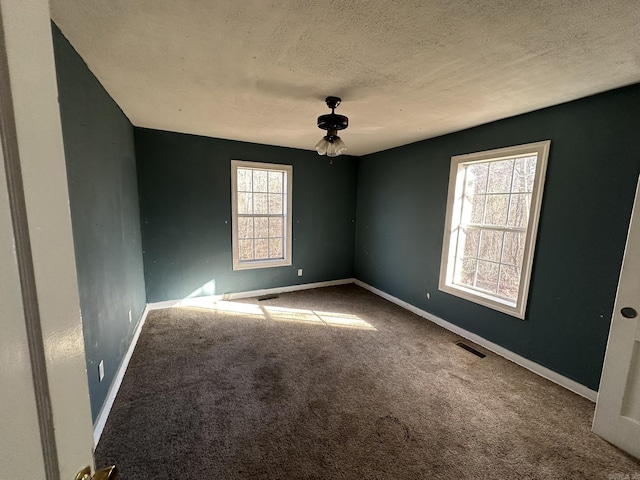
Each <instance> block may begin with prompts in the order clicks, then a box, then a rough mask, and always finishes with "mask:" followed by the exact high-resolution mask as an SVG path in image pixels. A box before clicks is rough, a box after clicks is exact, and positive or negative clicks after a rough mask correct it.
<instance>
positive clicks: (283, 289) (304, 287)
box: [224, 278, 355, 300]
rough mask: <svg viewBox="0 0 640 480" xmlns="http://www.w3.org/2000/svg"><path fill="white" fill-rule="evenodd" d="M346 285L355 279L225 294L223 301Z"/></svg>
mask: <svg viewBox="0 0 640 480" xmlns="http://www.w3.org/2000/svg"><path fill="white" fill-rule="evenodd" d="M347 283H355V278H343V279H341V280H329V281H327V282H316V283H302V284H300V285H289V286H287V287H276V288H265V289H262V290H252V291H249V292H238V293H227V294H225V295H224V300H234V299H238V298H250V297H259V296H261V295H275V294H278V293H287V292H296V291H298V290H309V289H312V288H322V287H334V286H336V285H346V284H347Z"/></svg>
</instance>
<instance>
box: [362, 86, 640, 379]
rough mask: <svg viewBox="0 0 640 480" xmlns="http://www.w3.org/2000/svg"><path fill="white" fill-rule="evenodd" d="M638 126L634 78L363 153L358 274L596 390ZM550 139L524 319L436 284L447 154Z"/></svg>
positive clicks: (636, 159)
mask: <svg viewBox="0 0 640 480" xmlns="http://www.w3.org/2000/svg"><path fill="white" fill-rule="evenodd" d="M639 132H640V85H634V86H631V87H627V88H623V89H619V90H615V91H611V92H607V93H604V94H601V95H597V96H593V97H589V98H585V99H581V100H578V101H575V102H571V103H567V104H563V105H559V106H556V107H552V108H547V109H544V110H539V111H536V112H533V113H529V114H526V115H521V116H518V117H513V118H509V119H506V120H502V121H498V122H495V123H491V124H487V125H483V126H480V127H477V128H473V129H469V130H465V131H461V132H457V133H454V134H451V135H446V136H442V137H439V138H434V139H431V140H426V141H423V142H419V143H414V144H411V145H407V146H404V147H400V148H395V149H392V150H388V151H384V152H380V153H377V154H373V155H368V156H366V157H363V158H362V159H361V160H360V162H359V173H358V174H359V181H358V210H357V219H358V222H357V233H356V248H355V267H354V270H355V276H356V278H358V279H360V280H362V281H364V282H366V283H368V284H370V285H373V286H374V287H377V288H379V289H381V290H383V291H385V292H387V293H389V294H391V295H394V296H396V297H398V298H400V299H402V300H404V301H406V302H409V303H411V304H412V305H415V306H417V307H419V308H421V309H424V310H426V311H428V312H431V313H433V314H435V315H437V316H439V317H441V318H443V319H445V320H447V321H449V322H451V323H454V324H456V325H458V326H460V327H462V328H465V329H467V330H469V331H471V332H474V333H477V334H478V335H481V336H482V337H484V338H486V339H488V340H490V341H492V342H495V343H497V344H499V345H502V346H504V347H506V348H508V349H509V350H512V351H513V352H516V353H518V354H520V355H522V356H524V357H526V358H529V359H531V360H533V361H535V362H537V363H539V364H541V365H544V366H546V367H548V368H550V369H552V370H555V371H556V372H559V373H561V374H562V375H565V376H567V377H569V378H572V379H574V380H576V381H578V382H580V383H582V384H584V385H586V386H587V387H589V388H592V389H597V388H598V384H599V381H600V373H601V368H602V361H603V358H604V352H605V347H606V342H607V336H608V331H609V324H610V319H611V314H612V309H613V302H614V299H615V294H616V287H617V282H618V275H619V272H620V265H621V261H622V255H623V251H624V246H625V240H626V234H627V228H628V225H629V218H630V214H631V207H632V204H633V198H634V193H635V188H636V181H637V179H638V173H639V168H640V140H639V139H640V133H639ZM547 139H550V140H551V153H550V156H549V165H548V170H547V181H546V186H545V191H544V199H543V205H542V213H541V219H540V225H539V231H538V242H537V248H536V254H535V260H534V268H533V276H532V283H531V290H530V296H529V304H528V309H527V315H526V320H525V321H522V320H518V319H515V318H513V317H509V316H507V315H504V314H501V313H498V312H495V311H493V310H491V309H488V308H485V307H482V306H479V305H476V304H473V303H471V302H468V301H465V300H462V299H459V298H457V297H454V296H451V295H448V294H445V293H443V292H440V291H438V275H439V272H440V255H441V252H442V240H443V230H444V220H445V207H446V198H447V188H448V178H449V166H450V161H451V156H452V155H459V154H464V153H471V152H477V151H482V150H488V149H492V148H499V147H506V146H511V145H518V144H523V143H529V142H535V141H539V140H547ZM426 292H429V293H431V300H429V301H427V299H426Z"/></svg>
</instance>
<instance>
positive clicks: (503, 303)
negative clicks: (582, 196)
mask: <svg viewBox="0 0 640 480" xmlns="http://www.w3.org/2000/svg"><path fill="white" fill-rule="evenodd" d="M550 145H551V141H550V140H546V141H543V142H535V143H529V144H526V145H517V146H514V147H506V148H498V149H495V150H488V151H484V152H478V153H470V154H466V155H456V156H453V157H451V170H450V173H449V192H448V196H447V212H446V220H445V229H444V240H443V244H442V260H441V264H440V280H439V285H438V289H439V290H441V291H443V292H446V293H449V294H451V295H455V296H456V297H460V298H463V299H465V300H468V301H470V302H474V303H477V304H480V305H484V306H485V307H489V308H492V309H494V310H497V311H499V312H502V313H506V314H507V315H511V316H513V317H516V318H519V319H522V320H524V318H525V312H526V308H527V300H528V297H529V284H530V282H531V270H532V266H533V254H534V251H535V245H536V238H537V235H538V221H539V219H540V209H541V206H542V193H543V191H544V181H545V177H546V172H547V161H548V157H549V149H550ZM532 154H536V155H537V163H536V173H535V177H534V183H533V190H532V192H531V211H530V213H529V223H528V225H527V238H526V241H525V248H524V257H523V260H522V277H521V281H520V285H519V289H518V300H517V302H516V303H513V302H509V301H508V300H502V299H500V298H498V297H495V296H492V295H491V294H484V293H482V292H478V291H476V290H473V289H470V288H465V287H463V286H460V285H456V284H454V283H453V273H454V272H453V270H454V269H453V267H452V266H453V264H454V260H455V254H456V252H455V238H454V237H455V232H454V231H453V230H452V223H453V218H454V215H456V213H457V216H456V218H460V209H461V208H462V202H461V201H460V199H456V198H454V197H455V192H456V190H459V188H460V182H463V181H464V179H463V175H459V174H458V173H459V172H460V171H462V169H461V168H460V165H461V164H468V163H472V162H483V161H487V160H502V159H507V158H512V157H514V156H519V157H521V156H526V155H532Z"/></svg>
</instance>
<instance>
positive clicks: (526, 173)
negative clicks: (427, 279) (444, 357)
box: [440, 141, 550, 318]
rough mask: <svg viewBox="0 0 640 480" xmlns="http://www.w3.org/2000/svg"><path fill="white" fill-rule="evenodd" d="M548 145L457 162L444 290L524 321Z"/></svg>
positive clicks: (442, 278)
mask: <svg viewBox="0 0 640 480" xmlns="http://www.w3.org/2000/svg"><path fill="white" fill-rule="evenodd" d="M549 145H550V142H549V141H546V142H539V143H534V144H528V145H521V146H518V147H509V148H505V149H498V150H492V151H488V152H480V153H475V154H469V155H461V156H455V157H452V159H451V176H450V181H449V199H448V202H447V218H446V229H445V238H444V247H443V256H442V265H441V270H440V290H442V291H445V292H447V293H451V294H453V295H456V296H459V297H462V298H465V299H467V300H471V301H474V302H476V303H480V304H481V305H485V306H488V307H491V308H494V309H496V310H499V311H502V312H504V313H508V314H510V315H513V316H516V317H518V318H524V312H525V308H526V299H527V295H528V287H529V277H530V274H531V265H532V261H533V249H534V245H535V237H536V232H537V224H538V217H539V212H540V204H541V201H542V183H543V182H544V175H545V172H546V164H547V157H548V151H549Z"/></svg>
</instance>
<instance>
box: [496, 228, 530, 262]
mask: <svg viewBox="0 0 640 480" xmlns="http://www.w3.org/2000/svg"><path fill="white" fill-rule="evenodd" d="M526 238H527V234H526V233H525V232H506V233H505V234H504V250H503V253H502V263H505V264H508V265H515V266H517V267H519V266H520V265H522V258H523V257H524V243H525V241H526Z"/></svg>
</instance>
